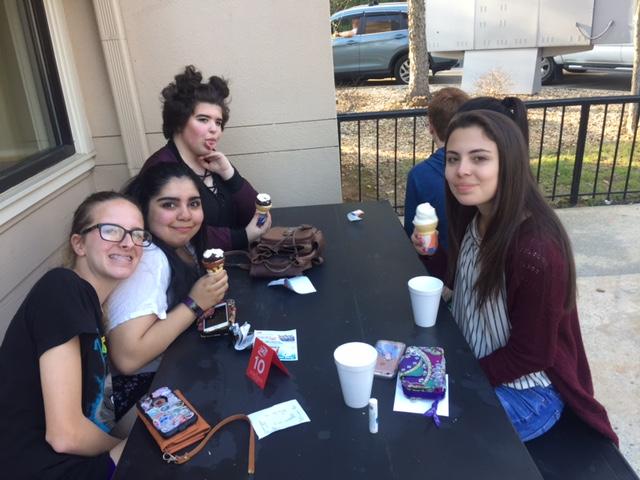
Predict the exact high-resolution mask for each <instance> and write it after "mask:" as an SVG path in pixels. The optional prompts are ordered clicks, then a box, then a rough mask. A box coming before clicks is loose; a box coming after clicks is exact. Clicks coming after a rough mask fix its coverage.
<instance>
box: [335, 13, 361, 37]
mask: <svg viewBox="0 0 640 480" xmlns="http://www.w3.org/2000/svg"><path fill="white" fill-rule="evenodd" d="M359 20H360V15H359V14H358V15H345V16H344V17H340V18H338V19H336V20H334V21H332V22H331V29H332V33H334V34H336V33H343V32H350V31H353V33H354V34H355V33H356V31H357V28H358V24H359Z"/></svg>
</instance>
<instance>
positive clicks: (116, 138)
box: [64, 0, 129, 190]
mask: <svg viewBox="0 0 640 480" xmlns="http://www.w3.org/2000/svg"><path fill="white" fill-rule="evenodd" d="M64 11H65V16H66V19H67V25H68V29H69V36H70V37H71V45H72V50H73V52H72V53H73V56H74V58H75V61H76V66H77V70H78V77H79V80H80V88H81V94H82V96H83V98H84V104H85V109H86V115H87V119H88V121H89V127H90V128H91V137H92V138H93V144H94V146H95V150H96V167H95V169H94V175H93V177H94V181H95V185H96V190H111V189H116V190H118V189H120V187H121V186H122V185H123V183H124V182H125V181H126V180H127V179H128V178H129V170H128V167H127V158H126V156H125V152H124V147H123V145H122V139H121V136H120V125H119V124H118V117H117V116H116V109H115V105H114V101H113V94H112V92H111V86H110V85H109V76H108V74H107V68H106V66H105V60H104V54H103V52H102V45H101V43H100V36H99V34H98V25H97V22H96V16H95V12H94V10H93V4H92V2H90V1H88V0H65V1H64Z"/></svg>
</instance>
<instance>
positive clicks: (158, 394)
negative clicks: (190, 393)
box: [138, 387, 198, 438]
mask: <svg viewBox="0 0 640 480" xmlns="http://www.w3.org/2000/svg"><path fill="white" fill-rule="evenodd" d="M138 408H139V410H140V412H141V413H142V414H143V415H144V416H145V417H146V418H147V419H148V420H149V422H150V423H151V425H153V427H154V428H155V429H156V430H157V431H158V433H159V434H160V435H162V436H163V437H164V438H169V437H171V436H173V435H175V434H176V433H178V432H181V431H182V430H184V429H185V428H187V427H188V426H189V425H192V424H194V423H195V422H196V420H197V419H198V416H197V415H196V413H195V412H194V411H193V410H191V409H190V408H189V407H188V406H187V405H185V403H184V402H183V401H182V400H181V399H180V398H178V397H177V396H176V394H175V393H174V392H173V390H171V389H170V388H168V387H161V388H158V389H157V390H155V391H153V392H151V393H150V394H148V395H145V396H144V397H142V398H141V399H140V400H139V401H138Z"/></svg>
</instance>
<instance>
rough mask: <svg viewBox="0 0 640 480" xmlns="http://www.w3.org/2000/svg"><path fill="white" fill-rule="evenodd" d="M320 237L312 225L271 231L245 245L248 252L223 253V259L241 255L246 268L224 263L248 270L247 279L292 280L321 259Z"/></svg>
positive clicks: (277, 228) (243, 265)
mask: <svg viewBox="0 0 640 480" xmlns="http://www.w3.org/2000/svg"><path fill="white" fill-rule="evenodd" d="M324 244H325V240H324V235H323V234H322V231H321V230H320V229H318V228H316V227H314V226H312V225H306V224H303V225H298V226H297V227H272V228H271V229H269V230H268V231H267V232H265V233H264V234H263V235H262V237H261V238H260V241H258V242H253V243H252V244H251V245H249V251H248V252H245V251H243V250H233V251H229V252H225V257H234V256H236V255H243V256H245V257H248V259H249V264H248V265H247V264H243V263H233V262H226V263H227V265H228V266H237V267H241V268H245V269H248V270H249V275H250V276H252V277H260V278H280V277H295V276H298V275H302V274H303V272H304V271H305V270H308V269H310V268H311V267H313V266H314V265H320V264H321V263H322V262H323V261H324V259H323V258H322V251H323V249H324Z"/></svg>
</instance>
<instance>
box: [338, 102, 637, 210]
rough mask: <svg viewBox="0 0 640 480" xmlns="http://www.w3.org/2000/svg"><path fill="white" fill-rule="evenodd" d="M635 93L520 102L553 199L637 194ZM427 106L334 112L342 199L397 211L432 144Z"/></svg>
mask: <svg viewBox="0 0 640 480" xmlns="http://www.w3.org/2000/svg"><path fill="white" fill-rule="evenodd" d="M639 102H640V96H630V95H626V96H617V97H591V98H572V99H560V100H536V101H530V102H525V103H526V105H527V108H528V111H529V129H530V133H529V144H530V157H531V168H532V171H533V173H534V175H535V176H536V179H537V180H538V184H539V185H540V188H541V189H542V191H543V192H544V194H545V195H546V196H547V197H548V198H549V199H550V201H551V202H553V203H554V204H555V205H557V206H566V205H577V204H585V205H592V204H599V203H607V204H608V203H611V202H630V201H639V200H640V161H638V154H640V152H638V151H637V149H639V148H640V147H639V146H638V145H637V143H638V142H636V139H637V134H638V127H637V126H636V128H635V129H633V130H632V131H631V132H629V131H628V129H627V125H626V122H627V117H628V114H627V112H628V111H629V108H630V105H631V104H634V103H635V104H638V103H639ZM426 115H427V110H426V109H415V110H401V111H393V112H371V113H348V114H341V115H338V139H339V143H340V173H341V178H342V192H343V199H344V200H345V201H361V200H369V199H387V200H389V201H390V203H391V204H392V205H393V206H394V208H395V209H396V212H398V213H399V214H400V213H402V209H403V207H404V205H403V204H404V193H405V185H406V178H407V173H408V172H409V170H410V169H411V168H412V167H413V166H414V165H415V164H416V163H417V162H420V161H422V160H424V159H425V158H427V157H428V156H429V155H430V154H431V153H432V152H433V150H434V144H433V142H432V140H431V137H430V135H429V132H428V129H427V125H426Z"/></svg>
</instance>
